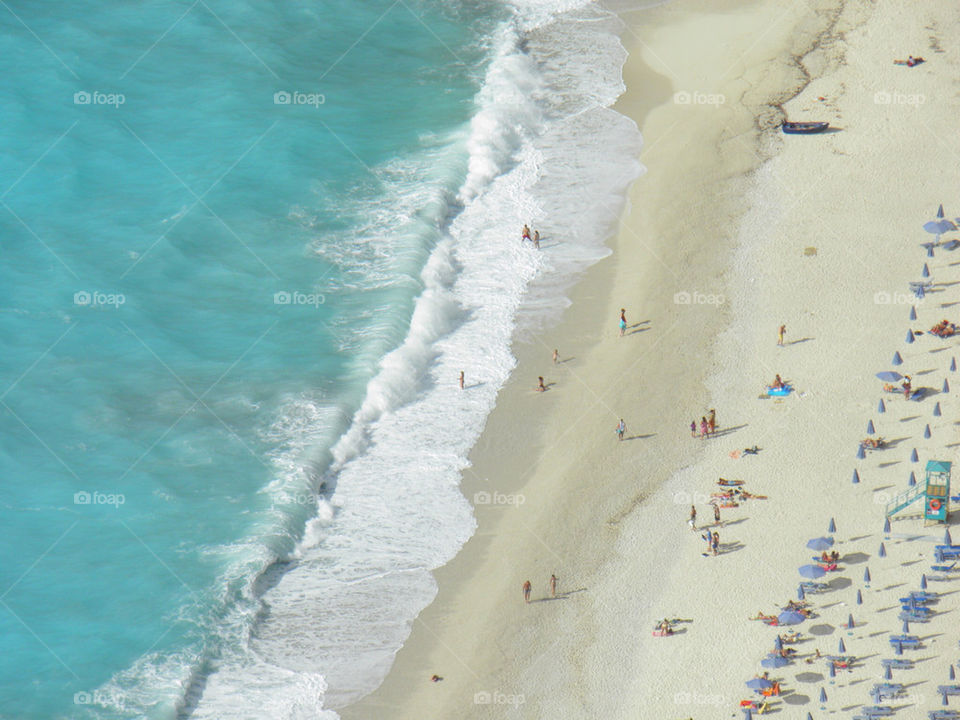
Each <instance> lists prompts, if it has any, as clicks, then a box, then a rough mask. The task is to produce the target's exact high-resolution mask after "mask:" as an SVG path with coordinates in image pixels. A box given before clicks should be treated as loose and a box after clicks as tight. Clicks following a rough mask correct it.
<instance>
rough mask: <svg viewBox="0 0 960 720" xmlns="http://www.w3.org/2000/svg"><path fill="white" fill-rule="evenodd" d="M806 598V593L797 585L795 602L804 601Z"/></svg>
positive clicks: (801, 586)
mask: <svg viewBox="0 0 960 720" xmlns="http://www.w3.org/2000/svg"><path fill="white" fill-rule="evenodd" d="M806 597H807V595H806V593H804V592H803V585H797V600H801V601H802V600H804V599H805V598H806Z"/></svg>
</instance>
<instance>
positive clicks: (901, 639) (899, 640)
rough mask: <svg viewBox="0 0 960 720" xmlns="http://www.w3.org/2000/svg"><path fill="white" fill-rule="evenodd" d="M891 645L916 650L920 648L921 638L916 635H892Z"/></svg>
mask: <svg viewBox="0 0 960 720" xmlns="http://www.w3.org/2000/svg"><path fill="white" fill-rule="evenodd" d="M890 644H891V645H893V646H894V647H897V646H900V645H902V646H903V647H905V648H910V649H911V650H914V649H916V648H918V647H920V638H919V637H917V636H916V635H891V636H890Z"/></svg>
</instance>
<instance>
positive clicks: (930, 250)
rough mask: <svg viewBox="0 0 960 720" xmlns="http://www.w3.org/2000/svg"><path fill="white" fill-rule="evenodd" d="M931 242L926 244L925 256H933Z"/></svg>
mask: <svg viewBox="0 0 960 720" xmlns="http://www.w3.org/2000/svg"><path fill="white" fill-rule="evenodd" d="M933 256H934V255H933V243H928V244H927V257H933Z"/></svg>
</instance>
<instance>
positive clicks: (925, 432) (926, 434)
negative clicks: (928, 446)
mask: <svg viewBox="0 0 960 720" xmlns="http://www.w3.org/2000/svg"><path fill="white" fill-rule="evenodd" d="M923 438H924V440H929V439H930V426H929V425H927V426H926V427H925V428H924V429H923Z"/></svg>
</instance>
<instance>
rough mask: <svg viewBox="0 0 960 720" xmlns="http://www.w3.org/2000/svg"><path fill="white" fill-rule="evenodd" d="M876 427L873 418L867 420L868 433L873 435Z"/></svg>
mask: <svg viewBox="0 0 960 720" xmlns="http://www.w3.org/2000/svg"><path fill="white" fill-rule="evenodd" d="M875 432H876V429H875V428H874V427H873V420H868V421H867V435H873V434H874V433H875Z"/></svg>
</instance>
